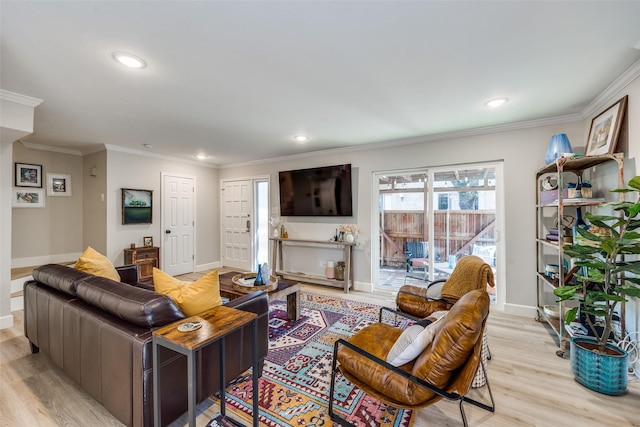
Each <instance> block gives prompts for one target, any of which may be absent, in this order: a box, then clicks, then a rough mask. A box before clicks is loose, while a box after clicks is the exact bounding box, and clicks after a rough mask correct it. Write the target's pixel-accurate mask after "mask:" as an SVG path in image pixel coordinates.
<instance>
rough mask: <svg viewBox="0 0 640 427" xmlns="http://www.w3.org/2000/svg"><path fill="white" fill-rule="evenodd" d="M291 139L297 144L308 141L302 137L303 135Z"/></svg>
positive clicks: (307, 138) (305, 137) (306, 137)
mask: <svg viewBox="0 0 640 427" xmlns="http://www.w3.org/2000/svg"><path fill="white" fill-rule="evenodd" d="M293 139H295V140H296V141H298V142H305V141H307V140H309V137H308V136H304V135H296V136H294V137H293Z"/></svg>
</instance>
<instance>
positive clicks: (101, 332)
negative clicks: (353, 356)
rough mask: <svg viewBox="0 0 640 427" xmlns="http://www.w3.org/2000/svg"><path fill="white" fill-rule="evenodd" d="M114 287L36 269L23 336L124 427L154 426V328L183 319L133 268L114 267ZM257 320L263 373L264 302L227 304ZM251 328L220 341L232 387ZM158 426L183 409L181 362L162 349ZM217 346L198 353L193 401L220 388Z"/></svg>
mask: <svg viewBox="0 0 640 427" xmlns="http://www.w3.org/2000/svg"><path fill="white" fill-rule="evenodd" d="M117 270H118V272H119V273H120V276H121V279H122V280H125V281H127V282H128V283H123V282H115V281H113V280H110V279H106V278H103V277H98V276H94V275H91V274H88V273H84V272H81V271H78V270H75V269H73V268H70V267H66V266H61V265H57V264H49V265H45V266H41V267H38V268H36V269H35V270H34V271H33V278H34V280H31V281H28V282H26V283H25V285H24V333H25V336H26V337H27V338H28V339H29V343H30V345H31V351H32V352H33V353H37V352H38V351H42V352H43V353H45V354H46V355H47V356H49V357H50V358H51V360H52V361H53V362H54V363H55V364H56V365H57V366H58V367H60V369H62V370H63V371H64V372H65V373H66V374H67V375H69V376H70V377H71V378H73V379H74V380H75V381H76V382H77V383H78V384H80V386H81V387H82V388H83V389H84V390H86V391H87V393H89V395H91V397H93V398H94V399H95V400H96V401H98V402H99V403H100V404H101V405H103V406H104V407H105V408H106V409H107V410H108V411H109V412H111V413H112V414H113V415H114V416H115V417H116V418H117V419H118V420H120V421H121V422H122V423H124V424H125V425H127V426H136V427H138V426H143V427H147V426H152V425H153V369H154V366H153V365H152V359H153V358H152V351H153V350H152V331H153V330H154V329H156V328H158V327H160V326H164V325H167V324H169V323H172V322H176V321H180V320H182V319H184V318H185V316H184V314H183V313H182V312H181V311H180V310H179V309H178V307H177V306H176V305H175V303H174V302H173V301H172V300H171V299H170V298H169V297H167V296H165V295H161V294H158V293H155V292H153V291H152V290H149V289H145V286H144V285H140V284H138V283H137V282H136V279H137V272H136V271H135V266H126V267H124V268H118V269H117ZM226 305H227V306H229V307H234V308H238V309H240V310H246V311H251V312H254V313H256V314H257V315H258V333H259V337H258V347H259V348H258V358H259V360H260V374H261V373H262V367H263V364H264V358H265V356H266V355H267V351H268V310H269V301H268V297H267V294H266V293H264V292H254V293H252V294H248V295H246V296H244V297H242V298H238V299H235V300H232V301H230V302H228V303H227V304H226ZM251 349H252V329H251V327H250V326H247V327H246V328H242V329H240V330H239V331H237V332H236V333H234V334H232V335H230V336H229V337H227V338H226V341H225V371H226V372H225V374H226V375H225V377H226V381H227V382H229V381H231V380H233V379H234V378H236V377H237V376H239V375H240V374H241V373H243V372H244V371H245V370H247V369H249V368H250V367H251V365H252V352H251ZM160 360H161V367H160V369H161V375H162V382H161V387H162V393H161V397H162V402H161V408H162V421H163V424H165V423H166V424H168V423H170V422H172V421H174V420H175V419H176V418H178V417H180V416H181V415H182V414H184V413H185V412H186V411H187V366H186V358H185V356H183V355H180V354H177V353H175V352H173V351H171V350H169V349H166V348H163V347H161V348H160ZM218 367H219V347H218V345H217V344H212V345H210V346H209V347H206V348H205V349H203V350H202V351H200V352H199V354H198V355H197V356H196V377H197V379H198V381H197V388H196V397H197V401H198V403H200V402H202V401H204V400H205V399H207V398H208V397H209V396H211V395H213V394H214V393H216V392H217V391H218V389H219V385H220V379H219V370H218Z"/></svg>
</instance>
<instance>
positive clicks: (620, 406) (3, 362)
mask: <svg viewBox="0 0 640 427" xmlns="http://www.w3.org/2000/svg"><path fill="white" fill-rule="evenodd" d="M303 290H305V291H307V292H315V293H322V294H330V293H335V294H336V295H337V296H341V297H347V298H353V299H356V300H360V301H365V302H371V303H374V304H379V305H388V306H392V305H393V297H392V296H391V295H373V296H372V295H369V294H364V293H362V292H352V293H350V294H349V295H348V296H347V295H345V294H344V293H342V292H341V291H340V290H338V289H332V288H328V287H319V286H312V285H310V286H307V285H304V286H303ZM13 314H14V316H15V325H14V327H13V328H10V329H4V330H0V427H5V426H11V427H13V426H39V427H46V426H82V427H84V426H121V425H122V424H121V423H120V422H118V421H117V420H116V419H115V418H113V417H112V416H111V415H110V414H109V413H108V412H107V411H106V410H105V409H104V408H102V406H100V405H99V404H97V403H96V402H95V401H94V400H93V399H91V398H90V397H89V396H88V395H87V394H86V393H85V392H84V391H83V390H82V389H81V388H80V387H79V386H77V385H76V384H75V383H74V382H73V381H72V380H71V379H69V378H68V377H67V376H66V375H65V374H64V373H62V372H61V371H60V370H59V369H58V368H57V367H55V366H54V364H53V363H52V362H51V361H50V360H49V359H48V358H47V357H46V356H45V355H44V354H42V353H38V354H35V355H32V354H30V352H29V345H28V342H27V339H26V338H25V337H24V334H23V331H22V321H23V314H22V311H18V312H14V313H13ZM488 336H489V346H490V348H491V354H492V356H493V358H492V360H490V361H489V363H488V375H489V381H490V384H491V388H492V391H493V395H494V398H495V401H496V412H495V413H493V414H492V413H489V412H486V411H483V410H481V409H479V408H476V407H473V406H471V405H465V409H466V413H467V417H468V421H469V425H470V426H490V427H494V426H509V427H512V426H540V427H542V426H545V427H546V426H574V425H575V426H578V425H579V426H589V427H597V426H602V427H605V426H606V427H611V426H616V427H622V426H640V382H638V380H637V379H635V377H633V378H632V379H631V381H630V383H629V391H628V393H627V394H626V395H623V396H619V397H609V396H605V395H601V394H598V393H595V392H592V391H590V390H587V389H586V388H584V387H582V386H580V385H579V384H577V383H576V382H575V381H574V380H573V376H572V374H571V371H570V367H569V360H567V359H562V358H559V357H558V356H556V355H555V351H556V350H557V346H556V344H555V343H554V341H553V339H552V338H551V336H550V334H549V333H548V332H547V330H546V329H545V327H544V326H543V325H542V324H541V323H538V322H536V321H535V320H533V319H528V318H521V317H515V316H511V315H506V314H503V313H499V312H497V311H494V312H492V313H491V314H490V318H489V323H488ZM486 390H487V389H486V387H483V388H482V389H480V390H479V393H482V394H480V395H479V396H483V395H484V396H485V397H486ZM475 397H478V396H475ZM199 410H200V411H201V414H200V415H199V416H198V426H204V425H205V424H206V422H207V421H208V419H209V418H210V417H211V415H212V414H213V413H215V412H216V411H217V408H216V407H215V405H207V404H203V405H200V407H199ZM176 425H179V423H176ZM461 425H462V422H461V420H460V415H459V411H458V406H457V404H454V403H451V402H447V401H441V402H439V403H437V404H436V405H434V406H432V407H429V408H425V409H423V410H421V411H420V412H419V413H418V414H417V417H416V418H415V424H414V427H423V426H438V427H440V426H461Z"/></svg>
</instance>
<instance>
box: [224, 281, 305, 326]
mask: <svg viewBox="0 0 640 427" xmlns="http://www.w3.org/2000/svg"><path fill="white" fill-rule="evenodd" d="M236 274H241V273H240V272H238V271H231V272H229V273H224V274H221V275H220V276H219V278H220V296H222V297H224V298H229V299H230V300H233V299H236V298H240V297H243V296H245V295H247V294H245V293H242V292H240V291H236V290H235V289H233V282H232V281H231V279H232V278H233V276H235V275H236ZM267 294H268V296H269V302H272V301H277V300H282V299H284V297H287V317H288V318H289V319H290V320H298V318H299V317H300V284H299V283H297V282H294V281H292V280H286V279H283V278H281V277H278V287H277V288H276V289H274V290H273V291H270V292H268V293H267Z"/></svg>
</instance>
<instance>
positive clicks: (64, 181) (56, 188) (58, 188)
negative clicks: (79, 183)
mask: <svg viewBox="0 0 640 427" xmlns="http://www.w3.org/2000/svg"><path fill="white" fill-rule="evenodd" d="M47 196H71V175H69V174H64V173H48V174H47Z"/></svg>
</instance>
